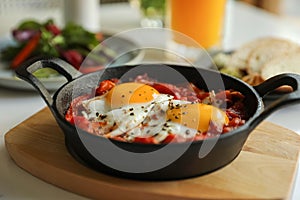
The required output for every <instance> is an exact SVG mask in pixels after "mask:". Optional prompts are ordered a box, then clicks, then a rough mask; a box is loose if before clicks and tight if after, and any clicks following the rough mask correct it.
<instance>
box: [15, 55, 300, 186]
mask: <svg viewBox="0 0 300 200" xmlns="http://www.w3.org/2000/svg"><path fill="white" fill-rule="evenodd" d="M168 66H169V67H170V68H172V69H175V70H176V71H178V72H180V73H181V74H182V75H183V76H185V77H186V78H187V79H188V80H189V81H190V82H193V83H194V84H196V86H198V87H199V88H203V87H204V88H205V86H206V84H205V83H204V80H203V77H206V80H210V81H211V83H210V84H213V82H214V80H215V79H217V77H219V76H220V74H219V73H218V72H216V71H210V70H206V69H196V68H192V67H187V66H178V65H168ZM45 67H49V68H53V69H55V70H57V71H58V72H59V73H60V74H62V75H63V76H64V77H65V78H66V79H67V83H66V84H64V85H63V86H62V87H61V88H59V89H58V90H57V91H56V92H55V94H54V95H53V97H51V95H50V94H49V92H48V91H47V90H46V89H45V88H44V86H43V85H42V84H41V82H40V81H38V80H37V79H36V78H35V77H34V76H33V75H32V73H33V72H34V71H36V70H37V69H39V68H45ZM143 67H145V69H146V68H147V69H149V68H151V70H150V72H149V73H150V76H154V77H155V78H157V79H158V80H159V79H160V72H159V69H160V68H161V66H160V65H159V64H153V65H148V66H147V65H145V66H142V68H141V69H143ZM134 68H137V66H119V67H113V68H107V69H106V70H103V71H99V72H94V73H91V74H86V75H82V74H80V73H79V72H78V71H77V70H76V69H74V68H73V67H72V66H70V65H69V64H67V63H66V62H64V61H62V60H59V59H45V60H40V61H36V62H34V63H33V64H29V65H24V66H22V67H20V68H18V69H17V71H16V73H17V75H18V76H19V77H20V78H21V79H24V80H25V81H27V82H29V83H30V84H31V85H33V86H34V87H35V88H36V89H37V91H38V92H39V93H40V95H41V96H42V98H43V99H44V100H45V102H46V103H47V105H48V107H49V108H50V110H51V112H52V114H53V116H54V117H55V119H56V121H57V123H58V124H59V126H60V127H61V129H62V130H63V132H64V134H65V143H66V146H67V148H68V150H69V152H70V154H72V156H73V157H74V158H75V159H76V160H77V161H79V162H81V163H82V164H84V165H86V166H88V167H90V168H92V169H95V170H98V171H101V172H105V173H108V174H111V175H115V176H122V177H127V178H134V179H143V180H170V179H181V178H187V177H193V176H198V175H203V174H206V173H209V172H212V171H215V170H217V169H219V168H221V167H223V166H225V165H227V164H228V163H230V162H231V161H233V160H234V159H235V158H236V157H237V156H238V154H239V153H240V151H241V149H242V147H243V145H244V143H245V141H246V139H247V137H248V136H249V134H250V133H251V131H252V130H253V129H254V128H255V127H256V126H257V125H258V124H259V123H260V122H261V121H262V120H264V119H265V118H266V117H267V116H269V114H271V113H272V112H273V111H275V110H276V109H277V108H280V107H281V106H284V105H290V104H292V103H297V102H299V100H300V91H299V84H300V76H299V75H296V74H282V75H278V76H275V77H273V78H271V79H269V80H267V81H265V82H264V83H262V84H261V85H259V86H256V87H251V86H249V85H248V84H246V83H244V82H242V81H240V80H238V79H236V78H233V77H231V76H228V75H224V74H221V77H222V79H223V81H224V86H225V88H226V89H234V90H238V91H240V92H242V93H243V94H244V95H245V96H246V98H245V104H246V105H247V112H248V115H249V116H248V117H249V119H248V120H247V122H246V124H245V125H243V126H241V127H239V128H238V129H236V130H234V131H231V132H229V133H226V134H224V135H221V136H220V137H218V138H211V139H207V140H204V141H196V142H193V143H190V144H188V145H187V143H173V144H169V145H168V150H164V151H160V150H162V149H164V148H165V147H166V145H150V144H137V143H126V142H120V141H112V140H109V139H106V138H102V137H99V136H94V135H92V134H89V133H87V132H85V131H82V130H80V129H77V128H76V127H75V126H73V125H71V124H69V123H68V122H67V121H66V120H65V119H64V114H65V111H66V109H67V108H68V106H69V104H70V101H71V100H72V97H74V94H75V96H78V95H81V94H84V93H86V92H87V91H92V88H93V87H95V85H97V84H98V82H99V81H101V80H104V79H108V78H116V77H117V78H118V77H121V76H122V75H123V74H124V73H126V72H128V71H130V70H132V69H134ZM151 73H152V74H151ZM162 81H163V80H162ZM282 85H290V86H291V87H292V88H293V89H294V92H292V93H290V94H285V95H284V96H282V97H281V98H280V99H277V100H276V101H274V102H273V103H272V104H271V105H269V106H268V107H267V108H264V105H263V101H262V99H263V97H264V96H265V95H266V94H267V93H269V92H271V91H273V90H274V89H276V88H277V87H279V86H282ZM216 89H218V88H216ZM111 144H114V145H113V146H114V147H118V148H120V149H123V150H126V152H132V153H133V154H134V155H136V154H138V155H137V156H139V155H140V154H141V155H142V154H143V155H144V157H143V156H142V157H141V158H140V157H137V158H138V159H136V157H130V156H129V157H126V156H125V157H124V155H123V154H122V155H119V154H118V153H116V152H114V150H113V148H112V145H111ZM211 145H212V146H213V148H212V149H209V146H211ZM206 147H207V148H208V149H209V151H208V152H207V153H204V154H203V155H201V153H199V152H201V151H202V150H203V149H204V150H205V148H206ZM201 148H202V149H201ZM117 152H118V151H117ZM155 152H159V153H158V154H155ZM178 152H182V155H181V156H178V158H177V157H174V160H173V161H172V162H171V163H169V164H166V165H165V166H163V167H160V168H159V167H158V168H155V167H154V168H155V169H154V168H151V166H152V163H155V162H156V164H157V163H158V164H160V163H163V162H164V161H165V160H166V159H169V158H172V155H174V154H177V153H178ZM202 152H203V151H202ZM151 153H154V154H151ZM148 154H149V155H148ZM107 158H109V159H110V160H109V161H110V162H111V163H112V165H113V166H112V165H110V164H107V162H106V161H107V160H105V159H107ZM149 166H150V167H149ZM152 167H153V166H152ZM132 168H134V169H132ZM123 169H124V170H123Z"/></svg>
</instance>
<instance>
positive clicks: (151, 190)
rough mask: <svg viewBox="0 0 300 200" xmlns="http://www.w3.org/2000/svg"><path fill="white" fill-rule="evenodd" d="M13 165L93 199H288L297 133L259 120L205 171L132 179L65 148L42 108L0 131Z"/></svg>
mask: <svg viewBox="0 0 300 200" xmlns="http://www.w3.org/2000/svg"><path fill="white" fill-rule="evenodd" d="M5 142H6V147H7V150H8V152H9V154H10V155H11V157H12V159H13V160H14V161H15V162H16V164H17V165H18V166H20V167H21V168H23V169H25V170H26V171H28V172H29V173H31V174H32V175H34V176H36V177H38V178H40V179H42V180H45V181H46V182H49V183H51V184H53V185H56V186H58V187H61V188H63V189H66V190H68V191H71V192H74V193H77V194H80V195H83V196H86V197H90V198H95V199H122V200H127V199H128V200H129V199H143V200H147V199H149V200H150V199H151V200H158V199H178V200H179V199H180V200H181V199H193V200H196V199H288V198H289V196H290V194H291V189H292V186H293V182H294V177H295V171H296V168H297V160H298V152H299V148H300V137H299V136H298V135H297V134H296V133H294V132H292V131H290V130H287V129H285V128H282V127H279V126H277V125H275V124H272V123H269V122H263V123H262V124H261V125H260V126H259V127H257V129H256V130H255V131H253V133H252V134H251V135H250V138H248V140H247V143H246V145H245V146H244V149H243V150H242V152H241V153H240V155H239V156H238V157H237V158H236V159H235V160H234V161H233V162H232V163H230V164H229V165H227V166H226V167H224V168H222V169H220V170H218V171H215V172H213V173H211V174H208V175H204V176H200V177H196V178H190V179H185V180H176V181H160V182H155V181H137V180H128V179H122V178H117V177H112V176H109V175H105V174H102V173H99V172H96V171H93V170H91V169H89V168H87V167H85V166H83V165H81V164H79V163H78V162H77V161H76V160H74V159H73V158H72V157H71V155H70V154H69V153H68V152H67V149H66V147H65V144H64V135H63V133H62V131H61V130H60V128H59V127H58V126H57V124H56V122H55V121H54V118H53V117H52V115H51V113H50V111H49V110H48V109H47V108H45V109H43V110H42V111H40V112H38V113H37V114H35V115H34V116H32V117H31V118H29V119H27V120H26V121H24V122H23V123H21V124H20V125H18V126H17V127H15V128H14V129H12V130H11V131H10V132H8V133H7V134H6V135H5Z"/></svg>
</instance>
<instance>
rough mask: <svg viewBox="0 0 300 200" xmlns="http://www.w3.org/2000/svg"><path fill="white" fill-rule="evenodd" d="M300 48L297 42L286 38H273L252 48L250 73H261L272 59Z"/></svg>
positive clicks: (249, 64)
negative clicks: (263, 67)
mask: <svg viewBox="0 0 300 200" xmlns="http://www.w3.org/2000/svg"><path fill="white" fill-rule="evenodd" d="M298 50H300V46H299V45H298V44H297V43H294V42H291V41H289V40H286V39H281V38H273V39H272V40H268V42H266V43H264V45H260V46H259V47H257V48H256V49H254V50H252V52H251V53H250V55H249V57H248V64H247V71H248V73H260V72H261V68H262V66H263V65H264V64H265V63H267V62H268V61H270V60H272V59H276V58H277V57H278V58H280V57H282V56H284V55H286V54H290V53H292V52H295V51H298Z"/></svg>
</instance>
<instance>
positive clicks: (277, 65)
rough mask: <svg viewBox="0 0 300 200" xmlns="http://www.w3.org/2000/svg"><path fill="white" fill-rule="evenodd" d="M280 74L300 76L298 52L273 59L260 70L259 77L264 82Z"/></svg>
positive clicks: (299, 56)
mask: <svg viewBox="0 0 300 200" xmlns="http://www.w3.org/2000/svg"><path fill="white" fill-rule="evenodd" d="M281 73H298V74H300V51H299V52H294V53H291V54H287V55H284V56H280V57H277V58H274V59H272V60H270V61H268V62H267V63H265V64H264V65H263V67H262V68H261V76H262V78H263V79H265V80H266V79H268V78H270V77H272V76H275V75H278V74H281Z"/></svg>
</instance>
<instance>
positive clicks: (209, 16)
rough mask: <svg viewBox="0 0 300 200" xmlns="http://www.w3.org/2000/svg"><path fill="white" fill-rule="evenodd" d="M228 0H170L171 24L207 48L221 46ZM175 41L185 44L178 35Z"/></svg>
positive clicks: (173, 27)
mask: <svg viewBox="0 0 300 200" xmlns="http://www.w3.org/2000/svg"><path fill="white" fill-rule="evenodd" d="M225 5H226V0H169V2H168V6H169V8H168V9H169V10H168V11H169V12H170V13H169V18H170V19H169V20H170V21H169V26H170V28H171V29H172V30H174V31H178V32H180V33H182V34H185V35H187V36H189V37H191V38H192V39H193V40H195V41H196V42H197V43H198V44H199V45H200V46H201V47H203V48H204V49H206V50H208V51H209V50H212V49H216V48H220V47H221V45H222V39H223V36H222V34H223V22H224V16H225ZM174 41H175V42H176V43H179V44H185V41H182V40H181V38H179V37H177V38H176V36H175V37H174Z"/></svg>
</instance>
